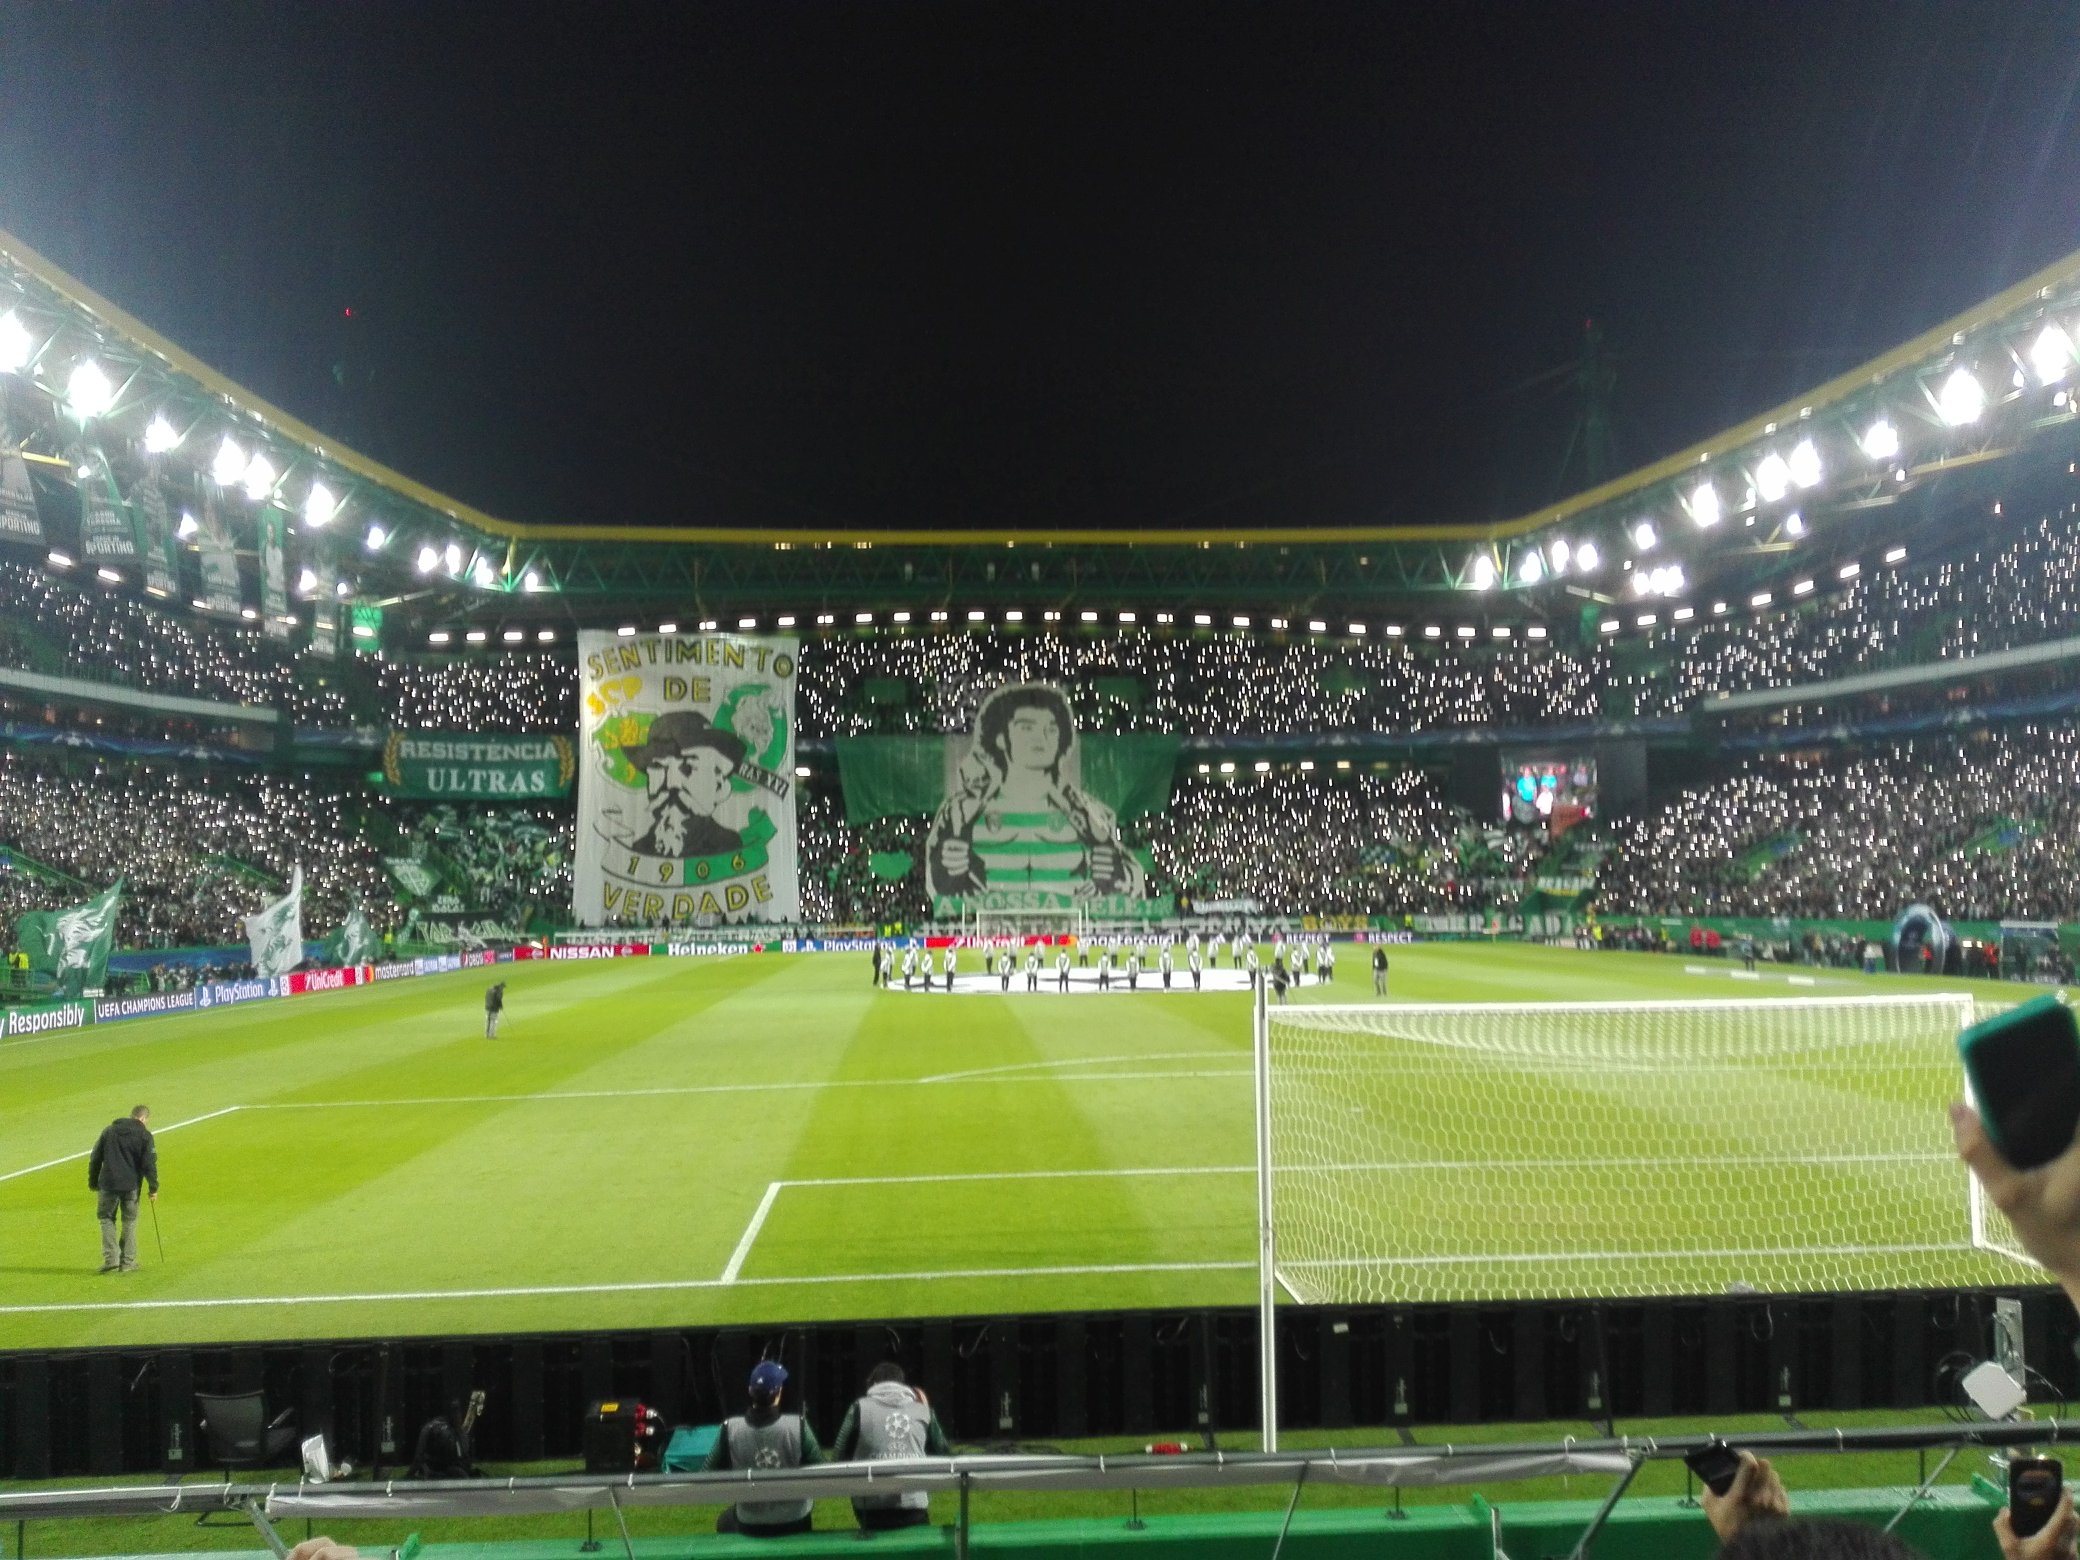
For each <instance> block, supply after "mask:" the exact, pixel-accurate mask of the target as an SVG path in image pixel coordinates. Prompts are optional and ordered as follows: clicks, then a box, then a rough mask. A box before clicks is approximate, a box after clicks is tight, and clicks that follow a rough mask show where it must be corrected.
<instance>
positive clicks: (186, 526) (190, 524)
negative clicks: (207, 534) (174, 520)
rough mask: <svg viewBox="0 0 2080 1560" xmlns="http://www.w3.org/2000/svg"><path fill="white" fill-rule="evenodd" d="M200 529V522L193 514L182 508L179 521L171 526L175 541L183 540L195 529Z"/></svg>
mask: <svg viewBox="0 0 2080 1560" xmlns="http://www.w3.org/2000/svg"><path fill="white" fill-rule="evenodd" d="M201 529H202V522H200V521H199V520H197V519H196V518H195V517H194V516H193V515H191V514H189V513H188V512H187V510H185V509H183V510H182V511H181V518H180V521H179V523H178V524H176V525H175V526H174V528H173V539H174V540H175V541H177V542H185V541H186V540H187V539H188V538H189V537H191V536H193V535H194V534H195V533H196V532H197V531H200V530H201Z"/></svg>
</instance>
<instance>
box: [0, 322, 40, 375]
mask: <svg viewBox="0 0 2080 1560" xmlns="http://www.w3.org/2000/svg"><path fill="white" fill-rule="evenodd" d="M35 355H36V342H35V339H34V338H33V337H32V336H30V334H29V327H28V326H26V325H24V324H23V323H22V321H21V317H20V316H19V315H17V314H16V313H15V312H14V310H12V309H9V310H8V311H7V312H6V313H5V314H0V374H19V373H20V372H21V371H22V370H23V369H25V368H27V367H28V366H29V359H30V358H32V357H34V356H35Z"/></svg>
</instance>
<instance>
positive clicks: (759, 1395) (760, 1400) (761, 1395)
mask: <svg viewBox="0 0 2080 1560" xmlns="http://www.w3.org/2000/svg"><path fill="white" fill-rule="evenodd" d="M786 1390H787V1367H786V1366H785V1365H782V1364H781V1363H780V1362H779V1361H778V1360H760V1361H759V1362H758V1363H757V1364H756V1365H754V1366H752V1367H751V1387H750V1391H751V1401H752V1402H753V1403H754V1404H756V1405H758V1406H759V1407H761V1408H770V1407H772V1406H773V1405H774V1404H775V1403H778V1402H779V1401H780V1394H781V1393H782V1392H784V1391H786Z"/></svg>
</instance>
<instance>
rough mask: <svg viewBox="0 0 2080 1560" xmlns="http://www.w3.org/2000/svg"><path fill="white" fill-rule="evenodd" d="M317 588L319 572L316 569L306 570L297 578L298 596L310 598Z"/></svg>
mask: <svg viewBox="0 0 2080 1560" xmlns="http://www.w3.org/2000/svg"><path fill="white" fill-rule="evenodd" d="M317 588H318V571H317V570H316V569H308V568H307V569H304V570H302V571H301V572H300V573H299V574H298V575H297V576H296V591H297V594H298V595H303V596H308V595H309V594H310V593H311V592H312V591H314V590H316V589H317Z"/></svg>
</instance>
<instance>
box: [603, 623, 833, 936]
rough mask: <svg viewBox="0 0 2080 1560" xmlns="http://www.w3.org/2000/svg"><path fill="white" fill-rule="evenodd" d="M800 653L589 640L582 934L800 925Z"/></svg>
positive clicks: (730, 640) (716, 637)
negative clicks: (727, 924)
mask: <svg viewBox="0 0 2080 1560" xmlns="http://www.w3.org/2000/svg"><path fill="white" fill-rule="evenodd" d="M797 651H798V642H797V641H796V640H794V639H791V638H756V637H752V636H749V635H743V634H636V635H631V636H628V637H623V636H620V635H617V634H613V633H606V632H596V631H592V630H587V631H585V632H582V633H580V634H579V636H578V691H579V695H580V698H579V706H578V707H579V715H578V720H579V738H578V747H579V752H580V754H581V757H582V763H581V766H580V769H579V773H578V850H577V860H576V863H575V866H576V873H575V877H576V884H575V895H574V897H575V903H574V905H573V906H572V908H573V909H574V910H575V912H576V914H577V919H578V923H579V924H580V925H581V926H607V925H617V924H618V925H624V926H656V925H659V924H661V923H663V922H665V921H672V922H678V923H703V922H707V921H711V920H712V921H752V920H758V921H775V920H779V921H791V920H794V919H796V918H797V917H798V916H799V915H800V914H801V887H800V881H799V879H798V877H797V874H796V866H795V795H794V782H795V772H794V766H795V754H794V689H795V663H796V655H797Z"/></svg>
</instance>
